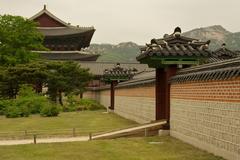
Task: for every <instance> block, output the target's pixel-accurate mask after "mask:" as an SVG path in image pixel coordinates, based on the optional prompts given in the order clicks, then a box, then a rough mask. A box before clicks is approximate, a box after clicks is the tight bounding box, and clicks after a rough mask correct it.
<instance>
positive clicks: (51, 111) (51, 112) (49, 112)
mask: <svg viewBox="0 0 240 160" xmlns="http://www.w3.org/2000/svg"><path fill="white" fill-rule="evenodd" d="M59 111H60V109H59V107H58V106H57V105H55V104H51V103H49V105H45V106H43V107H42V108H41V111H40V115H41V116H43V117H54V116H58V114H59Z"/></svg>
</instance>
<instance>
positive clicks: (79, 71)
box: [47, 62, 92, 105]
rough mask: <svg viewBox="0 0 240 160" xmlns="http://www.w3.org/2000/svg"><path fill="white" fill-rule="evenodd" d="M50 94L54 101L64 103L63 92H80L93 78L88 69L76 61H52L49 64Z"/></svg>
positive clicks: (66, 93) (48, 81) (48, 82)
mask: <svg viewBox="0 0 240 160" xmlns="http://www.w3.org/2000/svg"><path fill="white" fill-rule="evenodd" d="M48 70H49V75H48V80H47V87H48V94H49V96H50V97H51V99H52V100H53V101H55V102H56V101H57V98H58V100H59V103H60V104H61V105H63V102H62V94H63V93H64V94H65V95H68V94H70V93H71V94H80V93H82V92H83V90H84V87H85V86H87V84H88V82H89V81H90V80H91V78H92V75H91V74H90V73H89V72H88V69H84V68H81V67H80V65H79V64H77V63H75V62H52V63H49V64H48Z"/></svg>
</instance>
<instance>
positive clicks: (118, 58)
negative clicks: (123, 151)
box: [89, 42, 139, 63]
mask: <svg viewBox="0 0 240 160" xmlns="http://www.w3.org/2000/svg"><path fill="white" fill-rule="evenodd" d="M89 50H90V51H91V52H94V53H97V54H101V56H100V57H99V58H98V60H97V61H98V62H132V63H135V62H137V61H136V56H137V55H138V54H139V46H138V45H137V44H136V43H133V42H123V43H119V44H117V45H112V44H91V46H90V47H89Z"/></svg>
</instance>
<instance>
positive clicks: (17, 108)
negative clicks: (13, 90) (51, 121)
mask: <svg viewBox="0 0 240 160" xmlns="http://www.w3.org/2000/svg"><path fill="white" fill-rule="evenodd" d="M1 108H2V109H1ZM1 110H2V111H3V112H4V114H5V115H6V117H8V118H15V117H28V116H29V115H30V114H36V113H40V114H41V115H42V116H48V117H49V116H57V115H58V114H59V109H58V108H57V107H56V106H55V105H53V104H52V103H49V100H48V98H47V97H45V96H42V95H39V94H36V93H35V92H34V91H33V90H32V87H31V86H26V85H23V86H22V87H21V88H20V91H19V94H18V97H17V98H16V99H15V100H13V99H12V100H5V101H3V102H1V103H0V112H1Z"/></svg>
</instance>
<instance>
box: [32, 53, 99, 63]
mask: <svg viewBox="0 0 240 160" xmlns="http://www.w3.org/2000/svg"><path fill="white" fill-rule="evenodd" d="M34 52H37V53H39V54H40V56H42V57H43V58H46V59H48V60H74V61H96V60H97V58H98V57H99V55H98V54H88V53H85V52H81V51H34Z"/></svg>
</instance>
